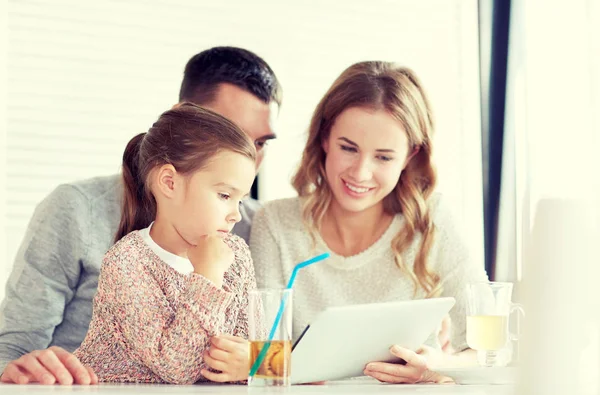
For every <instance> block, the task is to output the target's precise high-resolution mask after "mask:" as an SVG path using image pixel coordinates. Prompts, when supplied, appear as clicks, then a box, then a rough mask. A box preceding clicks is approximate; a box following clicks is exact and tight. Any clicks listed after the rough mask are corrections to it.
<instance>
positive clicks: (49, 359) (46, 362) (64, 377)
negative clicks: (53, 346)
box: [32, 349, 73, 385]
mask: <svg viewBox="0 0 600 395" xmlns="http://www.w3.org/2000/svg"><path fill="white" fill-rule="evenodd" d="M32 354H33V355H34V356H35V357H36V358H37V359H38V361H40V362H41V364H42V365H43V366H44V367H45V368H46V369H48V371H49V372H50V373H51V374H52V379H53V382H52V383H48V384H54V381H58V383H59V384H62V385H71V384H73V376H71V373H70V372H69V371H68V370H67V369H66V368H65V366H64V365H63V363H62V362H61V361H60V360H59V359H58V357H57V356H56V354H55V353H54V352H53V351H52V350H50V349H48V350H43V351H34V352H33V353H32ZM34 374H35V373H34ZM36 377H37V375H36ZM40 382H41V381H40Z"/></svg>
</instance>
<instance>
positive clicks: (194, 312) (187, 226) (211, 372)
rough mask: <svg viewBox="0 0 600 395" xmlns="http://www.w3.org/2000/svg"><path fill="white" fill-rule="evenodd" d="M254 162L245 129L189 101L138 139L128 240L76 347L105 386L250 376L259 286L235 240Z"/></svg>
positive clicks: (127, 158) (131, 155)
mask: <svg viewBox="0 0 600 395" xmlns="http://www.w3.org/2000/svg"><path fill="white" fill-rule="evenodd" d="M255 159H256V151H255V149H254V146H253V143H252V142H251V141H250V140H249V138H248V137H247V136H246V135H245V134H244V133H243V132H242V131H241V130H240V129H239V128H238V127H237V126H235V125H234V124H233V123H231V122H230V121H228V120H227V119H225V118H223V117H222V116H220V115H218V114H216V113H214V112H212V111H209V110H205V109H202V108H200V107H198V106H195V105H193V104H188V103H184V104H181V105H178V106H176V107H175V108H173V109H171V110H169V111H167V112H165V113H164V114H162V115H161V116H160V118H159V119H158V121H157V122H156V123H155V124H154V125H153V126H152V127H151V128H150V130H149V131H148V132H147V133H142V134H139V135H137V136H135V137H134V138H133V139H131V141H130V142H129V144H128V145H127V148H126V149H125V153H124V155H123V183H124V198H123V207H122V216H121V223H120V226H119V230H118V232H117V235H116V238H115V240H116V241H117V243H116V244H115V245H114V246H113V247H112V248H111V249H110V250H109V251H108V252H107V253H106V255H105V257H104V260H103V263H102V268H101V274H100V279H99V283H98V293H97V294H96V296H95V298H94V310H93V317H92V321H91V324H90V327H89V330H88V333H87V336H86V338H85V340H84V341H83V343H82V345H81V347H80V348H79V349H78V350H76V351H75V356H76V357H77V358H79V359H80V360H81V362H82V363H83V364H84V365H87V366H89V367H90V368H92V369H93V370H94V371H95V372H96V374H97V375H98V378H99V380H100V381H111V382H115V381H117V382H150V383H178V384H184V383H194V382H196V381H198V380H206V379H208V380H213V381H237V380H244V379H245V378H246V377H247V374H248V345H247V343H246V341H245V340H243V339H244V338H247V331H248V322H247V318H246V310H247V304H248V303H247V295H248V291H249V290H250V289H253V288H255V287H256V285H255V279H254V270H253V267H252V262H251V259H250V255H249V252H248V247H247V245H246V244H245V243H244V241H243V240H242V239H241V238H239V237H237V236H234V235H232V234H230V233H229V232H230V231H231V229H232V228H233V226H234V224H235V223H236V222H238V221H239V220H240V218H241V217H240V213H239V205H240V202H241V200H242V199H243V198H244V197H245V196H246V195H247V193H248V192H249V190H250V187H251V186H252V182H253V180H254V176H255V174H254V171H255V170H254V169H255Z"/></svg>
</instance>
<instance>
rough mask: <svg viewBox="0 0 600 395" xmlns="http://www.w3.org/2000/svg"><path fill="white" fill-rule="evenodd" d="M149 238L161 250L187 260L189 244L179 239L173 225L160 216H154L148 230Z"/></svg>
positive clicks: (181, 238)
mask: <svg viewBox="0 0 600 395" xmlns="http://www.w3.org/2000/svg"><path fill="white" fill-rule="evenodd" d="M150 237H151V238H152V240H154V242H155V243H156V244H158V245H159V246H160V247H161V248H162V249H164V250H166V251H169V252H170V253H172V254H175V255H178V256H180V257H182V258H187V250H188V248H190V247H191V246H190V244H189V243H188V242H186V241H185V240H184V239H183V237H181V235H180V234H179V232H178V231H177V229H175V227H174V226H173V224H172V223H171V222H169V221H167V220H166V219H164V218H161V216H160V214H157V215H156V219H155V220H154V224H153V225H152V228H151V229H150Z"/></svg>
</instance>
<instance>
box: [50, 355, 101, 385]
mask: <svg viewBox="0 0 600 395" xmlns="http://www.w3.org/2000/svg"><path fill="white" fill-rule="evenodd" d="M49 350H51V351H52V352H54V353H55V354H56V356H57V357H58V359H59V360H60V362H62V364H63V365H64V367H65V368H66V369H67V370H68V371H69V373H70V375H71V379H72V380H73V382H75V383H77V384H81V385H89V384H90V383H91V382H92V377H93V376H92V375H90V372H89V370H88V369H87V368H86V367H85V366H83V364H82V363H81V362H80V361H79V359H77V357H76V356H75V355H73V354H71V353H70V352H68V351H66V350H64V349H62V348H60V347H51V348H50V349H49Z"/></svg>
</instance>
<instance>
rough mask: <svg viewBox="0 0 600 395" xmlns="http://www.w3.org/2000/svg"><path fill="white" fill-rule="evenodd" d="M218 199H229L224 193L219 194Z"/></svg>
mask: <svg viewBox="0 0 600 395" xmlns="http://www.w3.org/2000/svg"><path fill="white" fill-rule="evenodd" d="M219 197H220V198H221V199H223V200H227V199H229V195H228V194H226V193H219Z"/></svg>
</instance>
